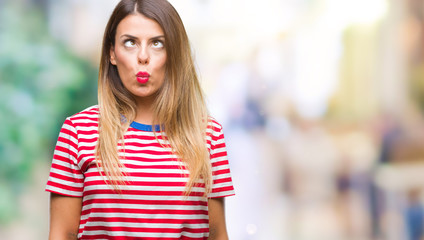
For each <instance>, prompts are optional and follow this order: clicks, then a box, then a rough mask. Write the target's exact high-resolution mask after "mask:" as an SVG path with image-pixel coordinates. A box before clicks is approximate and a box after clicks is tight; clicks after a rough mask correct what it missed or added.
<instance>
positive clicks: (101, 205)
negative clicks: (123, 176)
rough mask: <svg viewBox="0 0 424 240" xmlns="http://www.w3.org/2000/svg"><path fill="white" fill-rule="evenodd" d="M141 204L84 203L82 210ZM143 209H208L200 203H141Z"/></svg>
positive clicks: (123, 207) (137, 205)
mask: <svg viewBox="0 0 424 240" xmlns="http://www.w3.org/2000/svg"><path fill="white" fill-rule="evenodd" d="M141 205H142V204H120V203H93V204H87V205H84V207H83V208H82V210H87V209H91V208H122V209H127V208H130V209H140V206H141ZM142 206H143V209H153V210H159V209H162V210H171V211H173V210H205V211H206V210H208V206H202V205H197V206H194V205H153V204H143V205H142Z"/></svg>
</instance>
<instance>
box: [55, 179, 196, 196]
mask: <svg viewBox="0 0 424 240" xmlns="http://www.w3.org/2000/svg"><path fill="white" fill-rule="evenodd" d="M56 181H58V180H56ZM63 184H64V183H63ZM111 189H113V187H112V186H110V185H106V184H102V185H100V184H98V185H90V186H85V188H84V190H85V191H96V190H111ZM121 189H122V190H129V191H151V192H162V191H166V192H176V193H178V192H182V191H184V189H185V186H180V187H179V186H175V187H174V186H134V185H126V186H121ZM192 191H193V192H203V191H204V188H198V187H193V188H192ZM140 195H141V194H140ZM146 195H151V194H146Z"/></svg>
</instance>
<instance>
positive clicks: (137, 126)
mask: <svg viewBox="0 0 424 240" xmlns="http://www.w3.org/2000/svg"><path fill="white" fill-rule="evenodd" d="M130 127H132V128H135V129H137V130H141V131H145V132H153V127H155V131H156V132H159V131H160V125H147V124H143V123H138V122H132V123H131V124H130Z"/></svg>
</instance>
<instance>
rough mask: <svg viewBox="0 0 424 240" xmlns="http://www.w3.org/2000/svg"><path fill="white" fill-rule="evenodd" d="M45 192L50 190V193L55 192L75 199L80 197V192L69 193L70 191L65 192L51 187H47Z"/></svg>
mask: <svg viewBox="0 0 424 240" xmlns="http://www.w3.org/2000/svg"><path fill="white" fill-rule="evenodd" d="M46 190H50V191H52V192H57V193H61V194H65V195H70V196H75V197H82V192H75V191H70V190H66V189H62V188H57V187H53V186H50V185H47V187H46Z"/></svg>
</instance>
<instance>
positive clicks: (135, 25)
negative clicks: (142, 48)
mask: <svg viewBox="0 0 424 240" xmlns="http://www.w3.org/2000/svg"><path fill="white" fill-rule="evenodd" d="M125 34H128V35H132V36H136V37H156V36H160V35H164V34H163V30H162V28H161V26H160V25H159V23H157V22H156V21H155V20H152V19H150V18H147V17H145V16H144V15H142V14H139V13H137V14H131V15H128V16H126V17H125V18H124V19H122V21H121V22H120V23H119V24H118V27H117V29H116V37H120V36H122V35H125Z"/></svg>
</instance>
